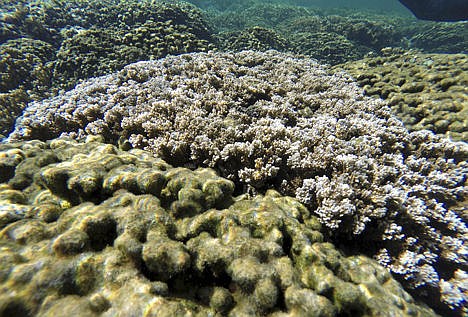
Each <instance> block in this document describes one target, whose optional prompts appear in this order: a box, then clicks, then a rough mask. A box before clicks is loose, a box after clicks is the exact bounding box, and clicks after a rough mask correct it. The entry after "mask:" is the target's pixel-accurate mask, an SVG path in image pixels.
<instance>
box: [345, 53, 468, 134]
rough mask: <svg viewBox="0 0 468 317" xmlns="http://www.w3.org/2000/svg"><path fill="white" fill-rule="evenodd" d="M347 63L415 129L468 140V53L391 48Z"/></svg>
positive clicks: (367, 89)
mask: <svg viewBox="0 0 468 317" xmlns="http://www.w3.org/2000/svg"><path fill="white" fill-rule="evenodd" d="M383 52H384V56H381V57H369V58H365V59H363V60H361V61H356V62H350V63H348V64H345V65H343V66H339V67H338V68H339V69H342V68H344V69H345V70H346V71H348V72H349V73H350V74H352V75H353V76H354V77H355V78H356V79H357V81H358V83H359V85H361V86H362V87H363V88H364V91H365V93H366V94H367V95H377V96H379V97H382V98H384V99H387V100H388V102H389V104H390V106H391V107H392V110H393V112H394V113H395V114H396V115H397V116H398V117H399V118H401V120H402V121H403V122H404V123H405V125H406V126H407V127H408V128H409V129H410V130H422V129H428V130H431V131H434V132H435V133H437V134H444V135H447V136H449V137H450V138H452V139H454V140H463V141H467V140H468V96H467V93H466V87H467V86H468V57H467V56H466V55H464V54H425V53H420V52H416V51H408V52H404V51H400V50H390V49H386V50H384V51H383Z"/></svg>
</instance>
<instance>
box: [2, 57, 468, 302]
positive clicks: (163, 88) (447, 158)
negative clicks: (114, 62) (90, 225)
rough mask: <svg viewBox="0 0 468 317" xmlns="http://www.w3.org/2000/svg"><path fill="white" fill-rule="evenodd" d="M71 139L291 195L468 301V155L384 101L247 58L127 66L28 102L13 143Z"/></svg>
mask: <svg viewBox="0 0 468 317" xmlns="http://www.w3.org/2000/svg"><path fill="white" fill-rule="evenodd" d="M62 132H68V134H69V135H70V136H82V135H86V134H102V135H104V136H105V138H106V139H107V140H109V141H114V142H117V140H118V139H119V138H120V137H122V136H123V137H129V138H130V142H131V143H132V144H133V145H134V146H135V147H139V148H146V149H148V150H151V151H152V152H153V153H155V154H157V155H159V156H161V157H162V158H163V159H165V160H168V161H169V163H171V164H174V165H177V166H182V165H184V164H187V165H188V166H210V167H214V168H216V169H217V170H218V171H220V173H221V174H222V176H224V177H228V178H230V179H231V180H234V181H235V182H236V183H239V184H240V185H244V186H246V187H247V188H246V190H247V191H248V190H250V189H257V190H264V189H267V188H272V187H274V188H276V189H278V190H280V191H281V192H282V193H283V194H293V195H296V196H297V197H298V198H299V199H300V200H301V201H302V202H303V203H306V204H307V206H308V207H309V208H310V209H311V210H312V211H313V212H314V213H315V214H316V215H317V216H318V217H319V219H320V221H321V222H322V223H323V224H324V226H325V227H326V228H328V229H329V231H330V233H331V235H332V236H333V237H334V238H335V239H336V241H338V240H339V241H340V242H343V241H347V242H343V243H345V244H346V245H348V247H358V248H360V250H361V251H366V252H368V254H372V255H373V256H376V257H377V258H379V260H380V261H381V263H383V264H385V265H386V266H387V267H389V268H391V269H392V270H393V272H395V273H397V274H398V275H400V276H401V277H402V279H404V280H405V283H408V284H412V285H413V286H414V287H425V288H427V290H428V291H430V292H435V294H436V295H437V294H438V292H439V287H440V285H439V284H440V283H448V284H449V285H451V286H453V290H451V291H450V292H448V293H442V299H443V300H444V301H445V302H446V303H448V304H449V305H451V306H454V307H460V306H462V305H463V303H464V302H465V301H466V293H465V294H464V293H463V292H464V290H463V289H460V288H458V286H457V285H459V283H457V282H456V280H457V276H461V275H460V274H458V273H457V274H455V273H456V272H458V271H459V270H461V271H463V270H465V268H466V265H467V260H468V259H467V257H468V255H467V252H466V246H465V245H466V240H467V232H468V231H467V228H466V215H464V214H463V208H464V206H466V194H467V192H466V187H465V186H466V184H465V183H466V179H467V168H468V163H467V158H468V146H467V145H466V144H464V143H452V142H450V141H448V140H445V139H442V138H438V137H436V136H434V135H433V134H431V133H430V132H428V131H424V132H417V133H411V134H410V133H409V132H408V131H407V130H406V129H405V128H404V127H403V125H402V123H401V122H400V121H399V120H397V119H396V118H395V117H394V116H392V115H391V114H390V109H389V108H388V107H387V106H386V105H385V104H384V103H383V102H382V101H381V100H379V99H375V98H370V97H365V96H364V95H363V94H362V92H361V90H360V89H359V88H358V86H357V85H356V84H355V83H353V82H352V81H351V79H350V78H349V77H348V76H347V75H345V74H343V73H335V74H330V73H329V70H328V69H326V68H324V67H321V66H320V65H318V64H317V63H316V62H315V61H313V60H310V59H303V58H296V57H294V56H291V55H286V54H280V53H278V52H274V51H269V52H266V53H259V52H251V51H245V52H241V53H235V54H228V53H223V54H221V53H208V54H204V53H197V54H186V55H181V56H177V57H168V58H165V59H161V60H158V61H152V62H140V63H136V64H132V65H129V66H127V67H126V68H125V69H124V70H122V71H121V72H118V73H115V74H112V75H108V76H105V77H100V78H95V79H92V80H89V81H87V82H85V83H83V84H81V85H79V86H77V87H76V89H74V90H72V91H70V92H67V93H65V94H63V95H59V96H57V97H55V98H52V99H49V100H46V101H43V102H35V103H31V104H30V105H29V107H28V108H27V109H26V110H25V112H24V115H23V116H22V117H21V118H19V119H18V120H17V126H16V128H15V131H14V132H13V133H12V134H11V136H10V140H15V139H16V140H17V139H28V138H42V139H49V138H52V137H55V136H57V135H59V134H61V133H62ZM355 242H356V243H355ZM444 285H446V284H444ZM445 289H448V288H447V287H445ZM419 293H420V294H423V292H422V291H419ZM458 295H459V296H458ZM431 296H432V293H431ZM457 296H458V297H457ZM458 298H461V299H460V300H459V299H458ZM452 302H454V303H452Z"/></svg>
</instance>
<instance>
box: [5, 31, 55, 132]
mask: <svg viewBox="0 0 468 317" xmlns="http://www.w3.org/2000/svg"><path fill="white" fill-rule="evenodd" d="M0 56H1V57H0V78H1V80H0V134H8V133H9V132H11V129H12V127H13V123H14V121H15V119H16V117H17V116H18V115H19V114H20V113H21V111H22V110H23V108H24V107H25V106H26V103H27V102H29V101H30V100H31V99H32V98H39V97H43V96H44V95H45V94H46V92H47V90H48V89H49V88H50V85H51V77H52V64H51V61H52V60H53V59H54V57H55V54H54V49H53V47H52V46H51V45H49V44H47V43H45V42H42V41H39V40H32V39H28V38H19V39H14V40H9V41H6V42H5V43H3V44H1V45H0Z"/></svg>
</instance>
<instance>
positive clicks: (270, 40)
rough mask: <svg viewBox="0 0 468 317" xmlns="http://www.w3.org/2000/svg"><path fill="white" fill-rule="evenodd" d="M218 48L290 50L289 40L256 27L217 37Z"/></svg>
mask: <svg viewBox="0 0 468 317" xmlns="http://www.w3.org/2000/svg"><path fill="white" fill-rule="evenodd" d="M217 39H218V42H219V44H218V46H219V47H220V48H221V49H222V50H227V51H241V50H257V51H267V50H270V49H275V50H278V51H287V50H288V49H289V50H290V48H289V47H288V46H290V43H289V41H288V40H286V39H285V38H283V37H282V36H281V35H279V34H277V33H276V32H275V31H273V30H270V29H267V28H263V27H259V26H255V27H251V28H246V29H244V30H242V31H234V32H227V33H220V34H218V35H217Z"/></svg>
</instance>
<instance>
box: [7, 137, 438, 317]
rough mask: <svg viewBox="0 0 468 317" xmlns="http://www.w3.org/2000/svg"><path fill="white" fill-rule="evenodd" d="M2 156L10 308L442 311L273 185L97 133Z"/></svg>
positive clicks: (83, 312)
mask: <svg viewBox="0 0 468 317" xmlns="http://www.w3.org/2000/svg"><path fill="white" fill-rule="evenodd" d="M122 148H128V146H127V144H126V143H125V142H123V143H122ZM0 158H1V160H0V175H2V177H3V179H2V180H1V183H2V184H0V201H1V206H2V208H1V210H0V259H1V262H0V294H1V295H0V315H2V316H6V315H9V316H33V315H39V316H57V315H62V314H63V311H66V312H67V314H73V315H74V316H116V315H132V316H188V315H198V316H208V315H209V316H226V315H229V316H275V317H281V316H336V315H345V316H346V315H347V316H382V315H395V316H396V315H398V316H400V315H408V316H421V317H423V316H424V317H426V316H435V314H434V312H433V311H432V310H430V309H429V308H427V307H425V306H423V305H418V304H417V303H416V302H415V301H414V300H413V298H411V296H410V295H408V294H407V293H406V292H405V291H404V290H403V289H402V287H401V285H400V284H399V283H398V282H396V281H395V280H394V279H393V278H392V277H391V275H390V273H389V272H388V271H387V270H386V269H384V268H383V267H381V266H380V265H378V264H377V262H375V261H373V260H371V259H369V258H366V257H364V256H350V257H346V256H343V255H342V254H341V253H340V252H339V251H337V249H336V248H335V247H334V246H333V245H332V244H331V243H328V242H325V241H324V237H323V234H322V232H321V226H320V224H319V222H318V219H317V218H316V217H315V216H312V215H311V214H310V212H309V211H308V210H307V209H306V208H305V207H304V206H303V205H301V204H300V203H299V202H298V201H297V200H295V199H293V198H291V197H284V196H280V195H279V194H278V193H277V192H275V191H273V190H269V191H267V192H266V194H265V195H257V196H255V197H253V198H247V197H246V196H245V195H244V196H239V197H234V196H232V194H233V191H234V185H233V183H232V182H231V181H229V180H227V179H223V178H220V177H219V176H217V175H216V174H215V172H214V171H213V170H211V169H205V168H199V169H196V170H194V171H192V170H189V169H186V168H173V167H171V166H170V165H168V164H167V163H165V162H164V161H162V160H161V159H158V158H153V156H152V155H151V153H147V152H144V151H142V150H136V149H131V150H129V151H123V150H120V149H118V148H117V147H115V146H112V145H109V144H103V143H100V142H99V138H97V137H88V139H87V140H86V142H84V143H78V142H76V141H71V140H67V139H55V140H51V141H48V142H47V143H44V142H39V141H31V142H22V143H14V144H4V145H0Z"/></svg>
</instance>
